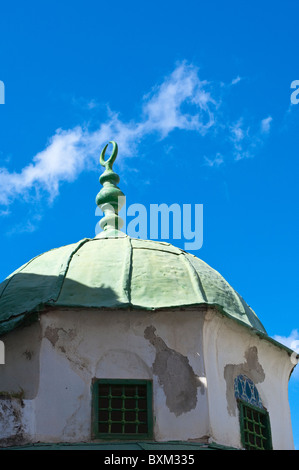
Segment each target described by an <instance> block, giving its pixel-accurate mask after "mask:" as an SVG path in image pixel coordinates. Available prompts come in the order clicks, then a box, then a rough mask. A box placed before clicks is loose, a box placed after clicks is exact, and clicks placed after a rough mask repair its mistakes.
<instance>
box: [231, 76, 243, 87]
mask: <svg viewBox="0 0 299 470" xmlns="http://www.w3.org/2000/svg"><path fill="white" fill-rule="evenodd" d="M241 80H242V78H241V77H239V75H238V76H237V77H236V78H234V79H233V80H232V81H231V85H236V84H237V83H239V82H240V81H241Z"/></svg>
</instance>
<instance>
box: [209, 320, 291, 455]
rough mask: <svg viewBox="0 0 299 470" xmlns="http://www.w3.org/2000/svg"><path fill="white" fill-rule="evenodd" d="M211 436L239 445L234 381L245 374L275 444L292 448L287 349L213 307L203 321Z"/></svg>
mask: <svg viewBox="0 0 299 470" xmlns="http://www.w3.org/2000/svg"><path fill="white" fill-rule="evenodd" d="M203 336H204V357H205V368H206V374H207V385H208V392H209V393H208V403H209V416H210V433H211V440H214V441H216V442H218V443H223V444H226V445H231V446H235V445H236V443H238V445H239V446H240V447H241V441H240V439H241V438H240V427H239V415H238V409H237V403H236V400H235V399H234V390H233V381H234V378H235V377H236V376H237V375H239V374H245V375H247V376H248V377H249V378H250V379H251V380H253V382H254V383H255V385H256V388H257V390H258V392H259V394H260V397H261V399H262V402H263V405H264V407H265V408H266V409H267V410H268V412H269V415H270V423H271V433H272V444H273V448H274V449H293V435H292V428H291V419H290V409H289V402H288V380H289V375H290V371H291V370H292V368H293V364H292V362H291V360H290V357H289V355H288V354H287V352H286V351H284V350H282V349H281V348H279V347H277V346H275V345H273V344H271V343H270V342H268V341H266V340H264V339H261V338H259V337H258V336H256V335H254V334H253V333H251V332H250V331H249V330H248V329H247V328H245V327H243V326H241V325H239V324H237V323H236V322H233V321H231V320H230V319H227V318H225V317H222V316H221V315H220V314H216V315H215V312H214V311H210V312H209V313H208V314H207V315H206V320H205V323H204V333H203Z"/></svg>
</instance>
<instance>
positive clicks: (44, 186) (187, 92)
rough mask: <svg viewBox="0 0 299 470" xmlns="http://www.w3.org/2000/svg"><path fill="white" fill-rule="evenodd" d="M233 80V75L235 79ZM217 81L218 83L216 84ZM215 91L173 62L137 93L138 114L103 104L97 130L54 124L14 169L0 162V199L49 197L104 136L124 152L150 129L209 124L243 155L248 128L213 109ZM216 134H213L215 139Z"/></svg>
mask: <svg viewBox="0 0 299 470" xmlns="http://www.w3.org/2000/svg"><path fill="white" fill-rule="evenodd" d="M238 81H239V77H237V78H236V79H235V83H237V82H238ZM218 85H219V88H221V84H218ZM216 93H217V86H216V85H215V84H210V83H209V82H207V81H203V80H200V78H199V71H198V69H197V68H196V67H194V66H193V65H190V64H187V63H186V62H183V63H180V64H178V65H177V67H176V68H175V69H174V71H173V72H172V73H171V74H170V75H169V76H166V77H165V78H164V80H163V81H162V83H160V84H159V85H158V86H156V87H154V88H153V89H152V90H151V92H150V93H148V94H147V95H145V96H144V97H143V100H142V111H141V116H140V118H139V119H136V120H132V121H129V122H125V121H123V120H122V119H121V118H120V116H119V114H118V113H116V112H113V111H111V110H110V109H109V108H107V119H106V121H105V122H103V123H102V124H101V125H100V126H99V128H98V129H97V130H94V131H91V130H90V129H88V128H83V127H82V126H77V127H75V128H73V129H69V130H62V129H58V130H57V131H56V132H55V134H54V135H53V136H52V137H51V138H50V139H49V142H48V143H47V145H46V147H45V148H44V149H43V150H42V151H41V152H39V153H38V154H36V155H35V156H34V157H33V158H32V161H31V163H29V164H28V165H26V166H25V167H24V168H23V169H21V170H20V171H19V172H9V171H8V169H7V168H5V167H2V168H1V167H0V204H1V205H4V206H6V208H7V207H8V206H9V205H10V204H11V203H12V202H13V201H14V200H15V199H16V198H19V199H20V198H22V199H24V200H28V201H31V200H34V198H35V199H36V198H37V197H41V196H42V195H45V194H46V195H47V196H48V198H49V200H50V201H51V200H53V199H54V198H55V197H56V196H57V195H58V193H59V188H60V185H61V183H63V182H65V181H67V182H70V181H74V180H75V179H76V178H77V177H78V175H79V174H80V173H81V172H82V171H84V170H85V169H89V168H90V167H92V166H94V164H95V162H98V158H99V151H100V149H101V148H102V146H103V145H104V144H105V143H106V142H107V141H110V140H116V141H117V142H118V145H119V147H120V148H121V153H120V157H128V156H132V155H136V150H137V147H138V145H139V144H140V143H141V142H142V140H143V139H144V138H145V137H146V136H148V135H151V134H155V135H157V136H158V137H159V138H160V139H164V138H165V137H167V136H168V135H169V134H170V133H171V132H172V131H174V130H175V129H180V130H185V131H194V132H197V133H198V134H199V135H201V136H203V135H205V134H207V133H208V132H210V131H211V130H212V129H215V130H217V131H219V133H220V134H221V136H223V133H225V134H224V135H225V136H226V137H225V138H224V140H227V133H229V135H230V141H231V144H232V145H233V155H234V156H235V159H236V160H238V159H241V158H244V157H245V156H248V155H249V147H250V145H249V144H248V138H249V134H250V132H249V128H246V126H245V125H244V122H243V120H242V119H240V120H238V121H237V122H236V123H234V124H230V122H229V120H228V119H225V120H224V119H223V117H221V115H220V114H218V109H219V106H220V100H217V99H216V98H215V96H214V95H215V94H216ZM94 104H96V102H95V101H93V100H91V101H89V105H90V107H91V108H92V107H93V105H94ZM270 119H271V118H270V117H269V118H266V119H264V120H263V121H262V125H261V126H262V127H261V128H262V129H263V130H264V132H266V130H267V129H268V128H270V127H269V126H270V122H271V121H270ZM260 133H261V131H260ZM221 136H220V137H219V135H218V138H219V145H220V144H221V142H220V139H221ZM251 137H252V136H251ZM254 142H255V143H256V142H257V139H256V138H253V139H251V148H250V152H252V151H253V147H254V145H253V143H254ZM217 146H218V142H217ZM215 153H216V154H217V155H216V157H215V159H210V160H209V159H208V158H207V157H206V158H205V161H206V164H208V165H209V166H213V167H217V166H219V165H220V164H221V163H223V157H222V156H221V155H220V153H219V152H215ZM2 213H3V214H4V213H5V212H2ZM0 215H1V213H0Z"/></svg>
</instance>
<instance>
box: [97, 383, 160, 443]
mask: <svg viewBox="0 0 299 470" xmlns="http://www.w3.org/2000/svg"><path fill="white" fill-rule="evenodd" d="M92 401H93V406H92V408H93V412H92V418H93V437H94V438H95V439H96V438H98V439H136V438H137V439H150V438H152V435H153V411H152V381H151V380H135V379H126V380H123V379H94V381H93V384H92Z"/></svg>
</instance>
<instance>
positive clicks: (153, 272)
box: [0, 142, 297, 451]
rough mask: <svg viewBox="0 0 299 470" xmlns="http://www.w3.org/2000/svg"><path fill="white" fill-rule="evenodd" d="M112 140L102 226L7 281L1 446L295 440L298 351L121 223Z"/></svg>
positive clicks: (186, 263) (216, 284) (215, 285)
mask: <svg viewBox="0 0 299 470" xmlns="http://www.w3.org/2000/svg"><path fill="white" fill-rule="evenodd" d="M112 144H113V150H112V153H111V156H110V157H109V158H108V159H106V160H105V152H106V149H107V146H108V144H107V145H106V146H105V148H104V149H103V151H102V153H101V157H100V162H101V164H102V165H103V166H104V167H105V171H104V173H103V174H102V175H101V177H100V182H101V184H102V185H103V188H102V189H101V191H100V192H99V194H98V196H97V204H98V205H99V207H101V209H102V210H103V212H104V214H105V215H104V217H103V219H102V220H101V227H102V229H103V230H102V231H101V232H100V233H99V234H98V235H97V236H96V237H95V238H92V239H91V238H85V239H83V240H80V241H78V242H76V243H73V244H70V245H67V246H62V247H59V248H54V249H52V250H50V251H48V252H46V253H43V254H41V255H39V256H37V257H35V258H33V259H32V260H30V261H28V263H26V264H25V265H23V266H21V267H20V268H19V269H17V270H16V271H15V272H13V273H12V274H11V275H10V276H9V277H8V278H7V279H5V280H4V281H3V282H2V283H1V284H0V339H1V340H2V341H3V343H4V344H5V364H2V365H0V446H1V448H12V449H61V448H63V449H79V448H81V449H108V448H109V449H118V450H121V449H152V450H153V449H168V450H171V449H173V450H178V449H189V450H192V451H193V450H201V449H211V450H217V449H221V450H226V449H227V450H229V449H245V450H252V449H253V450H263V449H265V450H270V449H274V450H286V449H293V448H294V444H293V435H292V427H291V417H290V409H289V401H288V381H289V378H290V375H291V373H292V370H293V369H294V367H295V363H296V362H297V356H296V355H295V353H294V352H293V351H292V350H290V349H288V348H287V347H285V346H284V345H282V344H280V343H278V342H277V341H274V340H273V339H272V338H270V337H269V336H268V334H267V332H266V330H265V328H264V327H263V325H262V323H261V321H260V320H259V318H258V317H257V316H256V314H255V313H254V312H253V310H252V309H251V308H250V307H249V306H248V305H247V303H246V302H245V301H244V300H243V299H242V298H241V296H240V295H239V294H238V293H237V292H236V291H235V290H234V289H233V288H232V287H231V286H230V285H229V284H228V283H227V282H226V281H225V279H223V277H222V276H221V275H220V274H219V273H218V272H217V271H215V270H214V269H213V268H211V267H210V266H209V265H208V264H206V263H205V262H204V261H202V260H200V259H199V258H197V257H196V256H193V255H192V254H189V253H188V252H186V251H183V250H181V249H179V248H177V247H175V246H173V245H171V244H169V243H165V242H158V241H152V240H142V239H134V238H131V237H129V236H128V235H126V234H125V233H124V232H122V231H121V228H122V227H121V218H120V217H119V215H118V212H119V210H120V207H119V203H118V201H119V200H120V199H121V198H120V196H123V193H122V192H121V190H120V189H119V188H118V186H117V185H118V183H119V177H118V175H117V174H116V173H115V172H114V171H113V169H112V166H113V163H114V161H115V158H116V156H117V144H116V143H115V142H112ZM294 355H295V356H296V360H292V359H294V357H295V356H294Z"/></svg>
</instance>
